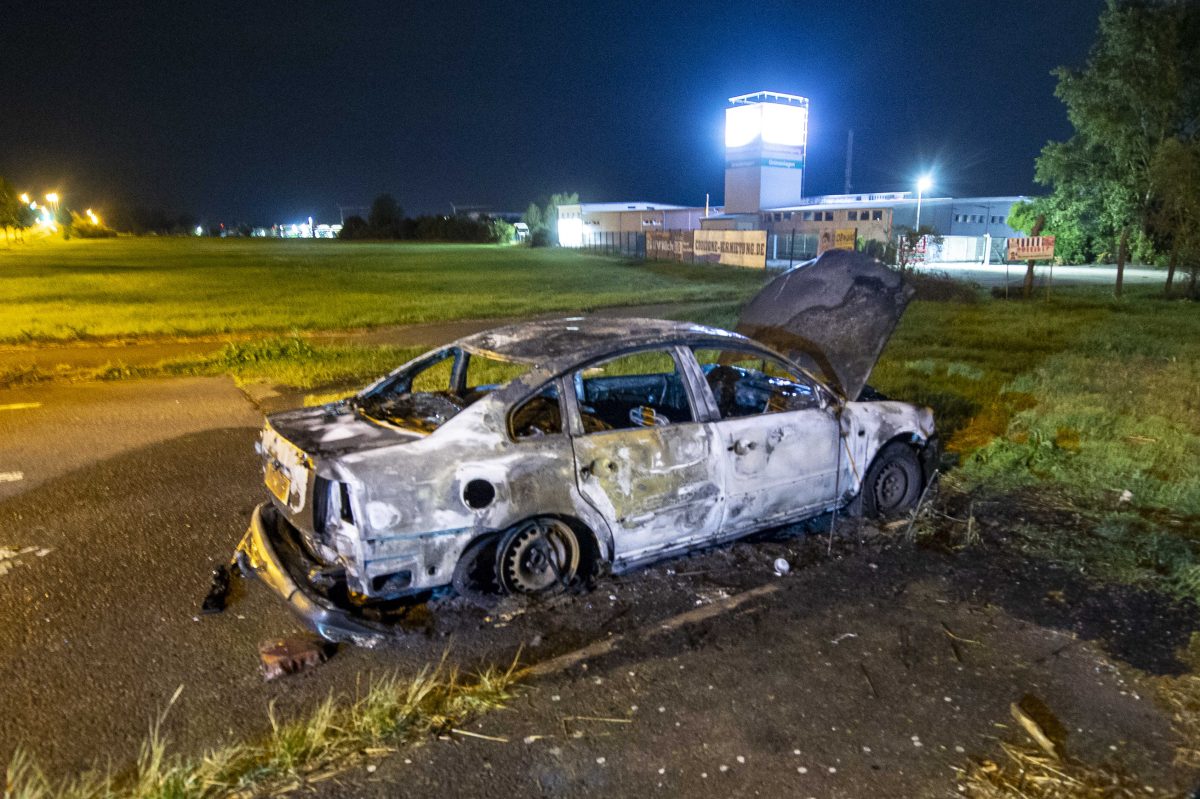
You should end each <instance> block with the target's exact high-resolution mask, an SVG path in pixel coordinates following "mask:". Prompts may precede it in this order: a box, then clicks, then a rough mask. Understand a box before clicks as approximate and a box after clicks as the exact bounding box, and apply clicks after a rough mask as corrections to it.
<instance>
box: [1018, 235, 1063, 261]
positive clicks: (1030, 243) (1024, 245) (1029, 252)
mask: <svg viewBox="0 0 1200 799" xmlns="http://www.w3.org/2000/svg"><path fill="white" fill-rule="evenodd" d="M1053 257H1054V237H1053V236H1032V237H1030V238H1024V239H1009V240H1008V260H1010V261H1049V260H1050V259H1052V258H1053Z"/></svg>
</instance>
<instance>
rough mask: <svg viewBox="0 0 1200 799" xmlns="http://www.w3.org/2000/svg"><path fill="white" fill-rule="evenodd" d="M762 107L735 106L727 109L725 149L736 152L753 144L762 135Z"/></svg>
mask: <svg viewBox="0 0 1200 799" xmlns="http://www.w3.org/2000/svg"><path fill="white" fill-rule="evenodd" d="M760 107H761V106H757V105H735V106H734V107H733V108H727V109H725V147H726V148H727V149H730V150H736V149H738V148H739V147H747V146H749V145H751V144H753V143H754V142H755V141H756V140H758V138H759V137H760V136H761V135H762V112H761V111H760V110H759V109H760Z"/></svg>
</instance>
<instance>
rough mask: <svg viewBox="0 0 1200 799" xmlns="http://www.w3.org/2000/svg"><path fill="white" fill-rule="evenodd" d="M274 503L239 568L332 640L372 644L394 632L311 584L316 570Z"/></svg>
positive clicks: (242, 547) (261, 515)
mask: <svg viewBox="0 0 1200 799" xmlns="http://www.w3.org/2000/svg"><path fill="white" fill-rule="evenodd" d="M288 532H289V531H288V530H287V529H286V527H285V523H284V522H283V521H282V520H281V519H280V518H279V514H278V511H276V510H275V508H274V507H273V506H272V505H271V504H270V503H263V504H262V505H259V506H258V507H257V508H255V509H254V513H253V515H252V516H251V517H250V527H249V528H248V529H247V530H246V535H245V536H244V537H243V538H242V542H241V543H240V544H238V548H237V555H236V558H237V563H238V566H239V567H240V568H241V570H242V573H243V574H245V575H246V576H249V575H251V574H253V575H254V576H256V577H257V578H258V579H259V580H261V581H262V582H263V583H265V584H266V585H267V587H268V588H270V589H271V590H272V591H274V592H275V593H276V594H278V595H279V596H281V597H282V598H283V600H284V601H285V602H287V603H288V605H289V606H290V607H291V609H292V611H293V612H294V613H295V614H296V615H297V616H299V617H300V618H301V619H303V620H304V622H305V623H306V624H308V625H309V626H310V627H312V628H313V630H315V631H316V633H317V634H318V635H320V636H321V637H322V638H325V639H326V640H329V641H334V642H339V643H340V642H350V643H354V644H358V645H360V646H362V645H367V646H370V645H373V644H375V643H377V642H378V641H379V640H380V639H381V638H383V637H384V636H386V635H389V634H394V632H395V630H394V629H393V628H391V627H389V626H388V625H386V624H381V623H375V622H372V621H371V620H370V619H365V618H362V617H360V616H357V615H355V614H354V613H353V612H351V611H350V610H347V609H346V608H343V607H340V606H338V605H336V604H335V603H333V602H332V601H330V600H329V599H328V598H327V597H325V596H323V595H321V593H320V592H318V591H317V590H316V589H315V588H313V587H312V586H311V585H310V584H309V583H308V580H307V570H308V568H309V566H311V565H312V563H311V561H310V559H309V558H308V556H307V555H306V554H305V553H304V552H303V551H302V550H301V549H300V546H299V544H298V543H297V542H296V541H295V539H294V538H293V537H292V536H290V535H288Z"/></svg>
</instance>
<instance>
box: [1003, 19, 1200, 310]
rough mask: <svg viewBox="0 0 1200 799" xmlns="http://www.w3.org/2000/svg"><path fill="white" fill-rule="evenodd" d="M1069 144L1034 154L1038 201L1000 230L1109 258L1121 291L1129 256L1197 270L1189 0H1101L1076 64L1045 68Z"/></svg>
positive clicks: (1199, 244) (1198, 131)
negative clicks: (1062, 110) (1040, 189)
mask: <svg viewBox="0 0 1200 799" xmlns="http://www.w3.org/2000/svg"><path fill="white" fill-rule="evenodd" d="M1055 74H1056V75H1057V77H1058V85H1057V88H1056V90H1055V95H1056V96H1057V97H1058V98H1059V99H1060V100H1062V102H1063V103H1064V104H1065V105H1066V107H1067V116H1068V118H1069V119H1070V122H1071V125H1072V127H1073V128H1074V134H1073V135H1072V136H1071V138H1069V139H1067V140H1066V141H1061V142H1050V143H1049V144H1047V145H1046V147H1045V148H1044V149H1043V150H1042V153H1041V155H1040V156H1039V157H1038V159H1037V166H1036V173H1035V177H1036V179H1037V181H1038V182H1039V183H1041V184H1043V185H1045V186H1049V187H1051V188H1052V189H1053V193H1052V194H1050V195H1049V196H1048V197H1042V198H1038V199H1036V200H1034V201H1032V202H1031V203H1028V204H1025V205H1023V206H1018V207H1016V208H1014V211H1013V216H1012V218H1011V220H1010V224H1011V225H1012V226H1013V227H1014V228H1016V229H1018V230H1023V231H1025V232H1027V233H1028V232H1032V231H1033V230H1034V229H1035V227H1038V221H1039V220H1041V222H1042V224H1041V226H1040V227H1041V230H1040V232H1041V233H1042V234H1046V235H1054V236H1055V237H1056V241H1055V249H1056V255H1057V256H1058V257H1059V258H1061V259H1062V260H1066V261H1068V262H1075V263H1086V262H1092V261H1096V260H1108V259H1110V258H1115V261H1116V264H1117V282H1116V287H1115V292H1116V294H1117V296H1120V294H1121V289H1122V284H1123V282H1124V273H1125V264H1126V262H1127V261H1128V260H1129V259H1130V257H1131V255H1132V256H1133V257H1135V258H1136V259H1138V260H1139V261H1142V262H1146V263H1150V262H1156V261H1159V262H1161V261H1166V262H1167V264H1168V271H1167V293H1168V294H1170V292H1171V285H1172V282H1173V281H1174V278H1175V271H1176V267H1177V265H1179V264H1181V263H1183V264H1187V265H1189V267H1190V272H1191V279H1190V288H1189V290H1190V292H1191V293H1192V294H1193V295H1194V294H1195V293H1196V291H1197V285H1196V284H1197V274H1198V272H1200V3H1197V2H1195V0H1108V3H1107V6H1106V7H1105V9H1104V11H1103V13H1102V14H1101V17H1100V29H1099V34H1098V36H1097V39H1096V41H1095V43H1094V44H1093V45H1092V49H1091V52H1090V53H1089V56H1088V59H1087V62H1086V64H1085V65H1084V67H1083V68H1081V69H1071V68H1067V67H1063V68H1060V69H1058V70H1056V71H1055Z"/></svg>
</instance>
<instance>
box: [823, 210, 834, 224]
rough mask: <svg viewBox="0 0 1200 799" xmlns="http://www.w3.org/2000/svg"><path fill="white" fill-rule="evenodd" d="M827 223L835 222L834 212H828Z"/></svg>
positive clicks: (826, 215)
mask: <svg viewBox="0 0 1200 799" xmlns="http://www.w3.org/2000/svg"><path fill="white" fill-rule="evenodd" d="M825 221H826V222H832V221H833V211H826V212H825Z"/></svg>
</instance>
